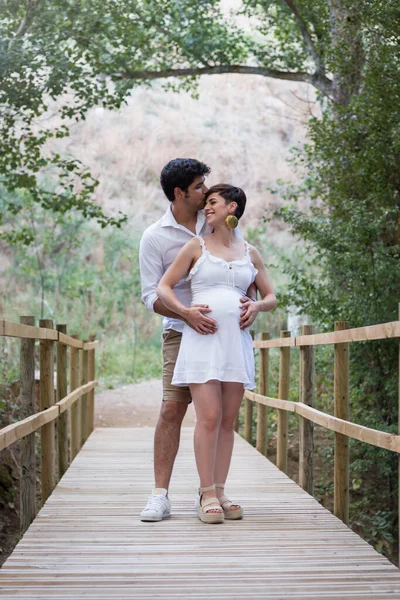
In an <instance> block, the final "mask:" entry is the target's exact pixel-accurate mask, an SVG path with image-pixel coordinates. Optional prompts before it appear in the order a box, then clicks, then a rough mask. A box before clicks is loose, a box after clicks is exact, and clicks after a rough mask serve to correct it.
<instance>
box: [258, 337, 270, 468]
mask: <svg viewBox="0 0 400 600" xmlns="http://www.w3.org/2000/svg"><path fill="white" fill-rule="evenodd" d="M261 340H262V341H264V340H269V333H266V332H263V333H262V334H261ZM268 371H269V348H260V375H259V380H258V381H259V384H258V389H259V393H260V394H261V395H262V396H268ZM267 416H268V409H267V407H266V406H265V404H260V403H258V404H257V437H256V448H257V450H258V451H259V452H261V454H263V455H264V456H267Z"/></svg>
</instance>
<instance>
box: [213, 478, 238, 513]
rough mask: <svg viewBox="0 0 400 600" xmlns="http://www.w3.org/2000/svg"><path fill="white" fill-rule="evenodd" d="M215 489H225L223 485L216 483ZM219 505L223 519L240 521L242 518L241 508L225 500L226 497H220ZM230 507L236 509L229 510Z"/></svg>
mask: <svg viewBox="0 0 400 600" xmlns="http://www.w3.org/2000/svg"><path fill="white" fill-rule="evenodd" d="M215 487H216V488H221V489H224V488H225V484H224V483H216V484H215ZM219 503H220V505H221V507H222V510H223V511H224V517H225V519H232V520H234V519H242V518H243V508H242V507H241V506H240V505H239V504H234V503H233V502H231V501H230V500H229V498H227V497H226V496H220V498H219ZM232 506H236V507H237V508H231V507H232Z"/></svg>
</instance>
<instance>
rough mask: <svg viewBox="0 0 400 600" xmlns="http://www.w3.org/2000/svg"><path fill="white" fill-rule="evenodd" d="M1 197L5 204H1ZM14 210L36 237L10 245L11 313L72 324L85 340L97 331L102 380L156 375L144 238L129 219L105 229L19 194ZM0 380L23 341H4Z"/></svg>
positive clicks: (156, 333) (11, 372) (9, 374)
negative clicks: (144, 292)
mask: <svg viewBox="0 0 400 600" xmlns="http://www.w3.org/2000/svg"><path fill="white" fill-rule="evenodd" d="M1 202H2V201H1V199H0V207H1ZM20 204H21V206H20V210H19V213H18V215H15V216H13V217H9V219H8V224H9V225H10V228H13V227H14V225H15V221H16V220H18V223H19V224H20V225H22V226H23V227H24V228H25V229H26V230H27V232H28V234H31V235H32V237H33V238H34V240H35V243H32V244H30V245H29V246H28V247H27V248H26V247H25V246H24V245H23V244H16V245H13V246H9V247H8V259H9V261H10V266H9V267H8V269H7V270H5V271H3V274H2V276H3V280H5V281H6V280H8V281H9V284H8V285H7V286H5V288H4V292H3V294H2V297H1V299H0V300H1V305H2V310H3V312H4V313H5V314H6V315H7V319H8V320H19V316H20V314H32V315H33V316H35V317H36V318H51V319H53V320H54V321H55V322H57V323H67V324H68V331H69V333H79V337H80V338H81V339H84V338H87V336H88V335H89V334H92V333H96V335H97V337H98V338H99V340H100V342H101V344H100V348H101V349H100V351H99V354H98V361H99V369H100V370H99V375H100V378H102V379H104V380H105V385H106V384H107V380H108V379H109V380H111V381H113V382H115V381H120V382H121V381H137V380H139V379H142V378H144V377H146V376H147V377H152V376H155V375H156V374H159V370H160V366H159V364H160V357H159V351H160V320H159V319H158V318H157V317H155V316H154V315H152V314H150V313H149V312H148V311H147V309H146V308H145V307H144V305H143V304H142V302H141V300H140V278H139V263H138V252H139V238H138V236H137V235H133V234H132V232H131V230H130V227H129V226H128V225H126V226H124V227H122V228H121V229H110V230H107V231H104V230H102V229H101V227H99V226H95V225H90V224H88V223H87V222H86V221H85V219H84V218H83V217H82V216H81V215H80V214H79V211H75V212H69V213H68V214H66V215H63V214H60V213H59V212H57V211H54V212H50V211H48V210H45V209H43V208H41V207H39V206H38V205H36V204H35V203H33V202H31V200H30V199H28V200H23V199H20ZM3 359H4V360H2V364H3V377H2V379H3V382H5V381H10V379H11V381H12V380H13V377H15V378H17V372H16V371H15V369H16V368H17V366H18V347H17V346H13V345H12V344H10V343H8V340H7V341H6V342H5V345H4V347H3Z"/></svg>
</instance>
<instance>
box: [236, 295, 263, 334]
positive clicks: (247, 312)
mask: <svg viewBox="0 0 400 600" xmlns="http://www.w3.org/2000/svg"><path fill="white" fill-rule="evenodd" d="M240 302H241V306H240V308H241V310H242V312H241V315H240V321H239V324H240V329H247V328H248V327H250V325H252V324H253V323H254V321H255V318H256V316H257V315H258V313H259V310H258V303H257V301H255V300H251V299H250V298H248V297H247V296H244V297H243V298H240Z"/></svg>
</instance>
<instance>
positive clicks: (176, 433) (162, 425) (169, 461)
mask: <svg viewBox="0 0 400 600" xmlns="http://www.w3.org/2000/svg"><path fill="white" fill-rule="evenodd" d="M187 407H188V404H187V402H175V401H172V400H166V401H164V402H163V403H162V406H161V411H160V416H159V419H158V422H157V426H156V431H155V434H154V479H155V486H156V488H164V489H166V490H168V488H169V482H170V479H171V474H172V469H173V466H174V462H175V458H176V455H177V453H178V449H179V441H180V436H181V426H182V421H183V418H184V416H185V414H186V411H187Z"/></svg>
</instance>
